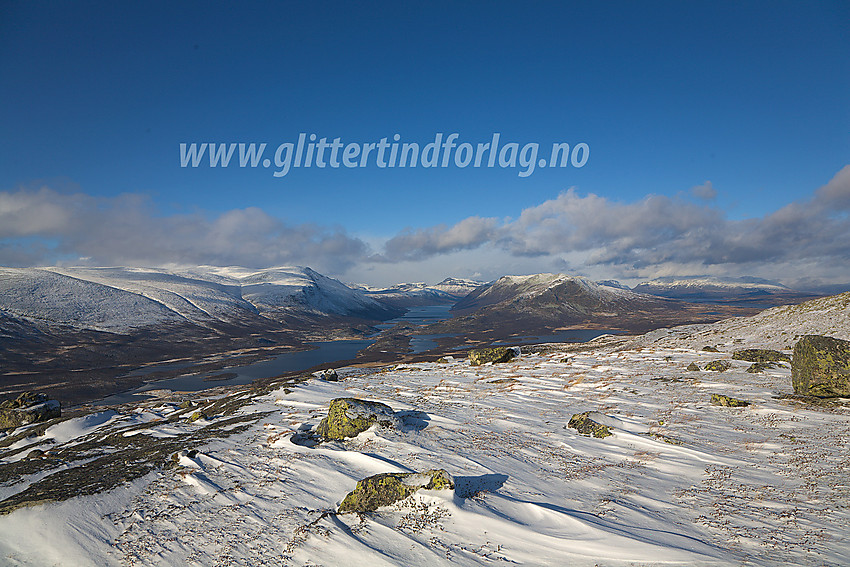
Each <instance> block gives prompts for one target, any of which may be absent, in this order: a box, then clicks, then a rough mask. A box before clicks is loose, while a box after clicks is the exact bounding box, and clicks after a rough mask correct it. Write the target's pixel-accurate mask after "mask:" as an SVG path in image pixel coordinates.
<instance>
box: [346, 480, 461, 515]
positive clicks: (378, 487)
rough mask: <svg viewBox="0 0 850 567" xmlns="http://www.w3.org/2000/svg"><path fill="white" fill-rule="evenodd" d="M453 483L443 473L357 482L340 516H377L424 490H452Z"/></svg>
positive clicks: (347, 497)
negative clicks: (362, 513)
mask: <svg viewBox="0 0 850 567" xmlns="http://www.w3.org/2000/svg"><path fill="white" fill-rule="evenodd" d="M454 487H455V485H454V479H452V477H451V475H450V474H449V473H447V472H446V471H445V470H443V469H435V470H429V471H425V472H422V473H381V474H376V475H374V476H370V477H368V478H364V479H363V480H360V481H358V482H357V486H356V487H355V488H354V491H353V492H350V493H349V494H348V495H347V496H346V497H345V498H344V499H343V501H342V503H341V504H340V505H339V511H338V513H340V514H347V513H351V512H374V511H375V510H377V509H378V508H380V507H381V506H389V505H390V504H393V503H395V502H398V501H399V500H404V499H405V498H407V497H408V496H410V495H411V494H413V493H414V492H416V491H417V490H419V489H420V488H424V489H425V490H453V489H454Z"/></svg>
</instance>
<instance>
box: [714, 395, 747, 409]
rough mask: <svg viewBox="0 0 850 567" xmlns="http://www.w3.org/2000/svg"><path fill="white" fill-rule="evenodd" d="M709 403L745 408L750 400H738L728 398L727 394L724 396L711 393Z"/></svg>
mask: <svg viewBox="0 0 850 567" xmlns="http://www.w3.org/2000/svg"><path fill="white" fill-rule="evenodd" d="M711 405H713V406H723V407H727V408H745V407H747V406H748V405H750V402H747V401H745V400H739V399H737V398H730V397H729V396H724V395H723V394H711Z"/></svg>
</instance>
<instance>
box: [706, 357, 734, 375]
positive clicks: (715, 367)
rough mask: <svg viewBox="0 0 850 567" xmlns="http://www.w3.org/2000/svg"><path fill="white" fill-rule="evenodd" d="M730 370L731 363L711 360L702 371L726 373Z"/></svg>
mask: <svg viewBox="0 0 850 567" xmlns="http://www.w3.org/2000/svg"><path fill="white" fill-rule="evenodd" d="M730 368H732V363H731V362H729V361H728V360H712V361H711V362H709V363H708V364H706V365H705V367H704V368H703V370H711V371H712V372H726V371H727V370H729V369H730Z"/></svg>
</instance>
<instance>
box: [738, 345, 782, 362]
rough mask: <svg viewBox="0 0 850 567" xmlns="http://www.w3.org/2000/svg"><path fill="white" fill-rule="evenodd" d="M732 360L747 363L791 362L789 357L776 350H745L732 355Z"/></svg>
mask: <svg viewBox="0 0 850 567" xmlns="http://www.w3.org/2000/svg"><path fill="white" fill-rule="evenodd" d="M732 359H733V360H745V361H747V362H791V357H790V356H788V355H787V354H784V353H781V352H779V351H778V350H770V349H766V348H745V349H743V350H736V351H735V352H733V353H732Z"/></svg>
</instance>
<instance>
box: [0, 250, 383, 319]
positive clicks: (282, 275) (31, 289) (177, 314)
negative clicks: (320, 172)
mask: <svg viewBox="0 0 850 567" xmlns="http://www.w3.org/2000/svg"><path fill="white" fill-rule="evenodd" d="M0 310H3V311H6V312H8V313H10V314H12V315H15V316H18V317H26V318H29V319H33V320H36V321H44V322H53V323H59V324H64V325H70V326H74V327H77V328H81V329H97V330H104V331H111V332H125V331H128V330H131V329H136V328H144V327H150V326H154V325H160V324H163V323H169V322H188V323H192V324H195V325H201V326H209V325H211V324H216V323H222V322H223V323H229V322H246V323H250V321H251V320H252V318H256V317H258V316H268V317H271V318H274V317H275V316H277V315H280V314H285V313H287V312H292V311H295V312H300V313H313V314H333V315H350V316H357V317H364V318H375V319H380V318H385V317H391V316H393V315H395V314H396V312H395V311H394V310H392V309H390V308H388V307H386V306H384V305H381V304H380V303H378V302H377V301H375V300H374V299H372V298H370V297H368V296H366V295H365V294H364V293H363V292H362V291H360V290H353V289H351V288H348V287H347V286H345V285H344V284H342V283H340V282H339V281H337V280H334V279H331V278H328V277H325V276H323V275H321V274H319V273H317V272H315V271H313V270H311V269H310V268H295V267H293V268H273V269H266V270H249V269H245V268H236V267H230V268H218V267H204V266H202V267H198V268H191V269H182V270H181V269H174V270H164V269H146V268H0Z"/></svg>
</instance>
